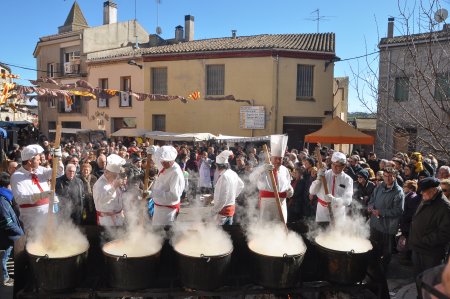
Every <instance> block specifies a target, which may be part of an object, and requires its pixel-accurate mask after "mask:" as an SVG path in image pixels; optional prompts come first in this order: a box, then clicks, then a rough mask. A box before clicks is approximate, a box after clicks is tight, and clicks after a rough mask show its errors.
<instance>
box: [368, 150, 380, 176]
mask: <svg viewBox="0 0 450 299" xmlns="http://www.w3.org/2000/svg"><path fill="white" fill-rule="evenodd" d="M367 163H368V164H369V166H370V168H372V169H373V172H375V173H377V172H378V171H379V170H380V160H379V159H377V155H376V154H375V153H374V152H370V153H369V156H368V161H367Z"/></svg>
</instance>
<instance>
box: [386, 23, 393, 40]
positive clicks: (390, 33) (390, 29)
mask: <svg viewBox="0 0 450 299" xmlns="http://www.w3.org/2000/svg"><path fill="white" fill-rule="evenodd" d="M387 37H388V38H391V37H394V18H388V32H387Z"/></svg>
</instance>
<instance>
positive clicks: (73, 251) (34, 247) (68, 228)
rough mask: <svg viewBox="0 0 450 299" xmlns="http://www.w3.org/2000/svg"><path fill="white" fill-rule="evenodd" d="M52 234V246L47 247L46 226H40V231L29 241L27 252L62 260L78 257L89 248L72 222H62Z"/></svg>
mask: <svg viewBox="0 0 450 299" xmlns="http://www.w3.org/2000/svg"><path fill="white" fill-rule="evenodd" d="M44 220H46V219H45V218H44ZM51 233H52V242H51V246H50V247H47V246H46V244H47V243H46V242H45V241H48V239H45V226H44V225H39V229H37V230H36V231H35V233H34V234H33V235H32V236H30V238H29V239H28V243H27V251H28V252H29V253H31V254H33V255H37V256H45V255H48V256H49V257H50V258H61V257H69V256H73V255H78V254H80V253H83V252H85V251H86V250H87V249H88V248H89V243H88V241H87V239H86V237H85V236H84V235H83V234H82V233H81V231H80V229H79V228H78V227H76V226H75V225H74V224H72V222H70V221H60V222H59V223H58V225H57V226H56V227H55V230H54V231H52V232H51Z"/></svg>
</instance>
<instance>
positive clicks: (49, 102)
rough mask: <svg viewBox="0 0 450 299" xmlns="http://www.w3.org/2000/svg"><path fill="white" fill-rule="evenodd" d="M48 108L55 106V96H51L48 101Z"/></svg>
mask: <svg viewBox="0 0 450 299" xmlns="http://www.w3.org/2000/svg"><path fill="white" fill-rule="evenodd" d="M48 108H56V99H55V98H51V99H50V100H49V101H48Z"/></svg>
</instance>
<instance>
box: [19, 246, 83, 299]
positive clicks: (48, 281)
mask: <svg viewBox="0 0 450 299" xmlns="http://www.w3.org/2000/svg"><path fill="white" fill-rule="evenodd" d="M88 249H89V248H86V250H85V251H83V252H82V253H79V254H76V255H72V256H67V257H59V258H50V257H49V256H48V255H45V256H39V255H34V254H32V253H30V252H28V251H27V252H28V257H29V260H30V266H31V271H32V272H33V277H34V280H35V282H36V284H37V287H38V288H39V289H40V290H43V291H47V292H59V291H66V290H70V289H74V288H75V287H77V286H78V285H79V284H80V283H81V281H82V279H83V277H84V275H85V270H86V261H87V256H88Z"/></svg>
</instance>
